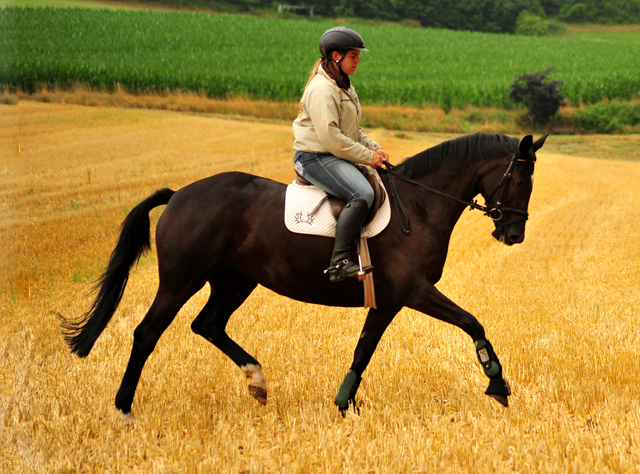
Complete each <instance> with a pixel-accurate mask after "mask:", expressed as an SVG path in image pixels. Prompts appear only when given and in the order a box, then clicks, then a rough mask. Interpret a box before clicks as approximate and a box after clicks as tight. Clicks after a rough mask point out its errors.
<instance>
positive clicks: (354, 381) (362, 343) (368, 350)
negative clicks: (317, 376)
mask: <svg viewBox="0 0 640 474" xmlns="http://www.w3.org/2000/svg"><path fill="white" fill-rule="evenodd" d="M401 309H402V306H397V307H393V308H384V309H370V310H369V314H368V315H367V320H366V321H365V323H364V327H363V328H362V332H361V333H360V339H359V341H358V345H357V346H356V350H355V352H354V355H353V363H352V364H351V369H350V370H349V372H348V373H347V375H346V376H345V378H344V380H343V381H342V385H340V390H339V391H338V394H337V395H336V398H335V404H336V405H338V408H339V409H340V411H341V412H342V415H343V416H344V414H345V412H346V410H347V409H348V408H349V403H351V404H353V406H354V408H356V392H357V391H358V387H359V386H360V381H361V380H362V373H363V372H364V369H366V368H367V365H368V364H369V361H370V360H371V356H373V352H374V351H375V350H376V347H377V346H378V342H380V339H381V338H382V335H383V334H384V331H385V330H386V329H387V327H388V326H389V324H390V323H391V321H393V318H394V317H395V315H396V314H398V311H400V310H401Z"/></svg>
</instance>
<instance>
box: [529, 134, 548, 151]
mask: <svg viewBox="0 0 640 474" xmlns="http://www.w3.org/2000/svg"><path fill="white" fill-rule="evenodd" d="M548 136H549V134H548V133H547V134H546V135H542V136H541V137H540V138H538V139H537V140H536V141H535V143H534V144H533V145H531V148H533V152H534V153H535V152H536V151H538V150H539V149H540V148H542V145H544V141H545V140H546V139H547V137H548Z"/></svg>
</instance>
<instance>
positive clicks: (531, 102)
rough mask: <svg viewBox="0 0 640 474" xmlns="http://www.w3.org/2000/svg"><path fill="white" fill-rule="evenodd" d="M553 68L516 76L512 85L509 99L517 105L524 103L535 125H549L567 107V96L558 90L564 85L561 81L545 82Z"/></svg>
mask: <svg viewBox="0 0 640 474" xmlns="http://www.w3.org/2000/svg"><path fill="white" fill-rule="evenodd" d="M552 69H553V68H552V67H550V68H549V69H547V70H545V71H542V72H536V73H534V74H522V75H520V76H516V78H517V79H516V80H515V82H514V83H513V84H512V85H511V92H509V98H510V99H511V100H513V101H514V102H515V103H517V104H520V103H523V104H524V105H526V106H527V108H528V109H529V116H530V117H531V120H532V121H533V123H536V124H540V125H547V124H548V123H549V120H551V117H553V116H554V115H555V114H556V112H558V109H559V108H560V107H563V106H564V105H566V104H565V103H564V99H565V98H566V96H565V95H564V94H563V93H561V92H560V91H559V90H558V86H560V85H562V82H559V81H550V82H544V80H545V78H546V77H547V75H548V74H549V73H550V72H551V70H552Z"/></svg>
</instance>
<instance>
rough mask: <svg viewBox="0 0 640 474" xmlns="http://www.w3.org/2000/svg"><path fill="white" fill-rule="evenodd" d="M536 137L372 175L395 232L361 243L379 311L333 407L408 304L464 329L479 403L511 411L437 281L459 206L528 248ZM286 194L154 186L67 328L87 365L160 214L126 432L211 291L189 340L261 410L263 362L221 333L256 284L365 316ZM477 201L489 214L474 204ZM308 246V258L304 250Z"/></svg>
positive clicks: (501, 237)
mask: <svg viewBox="0 0 640 474" xmlns="http://www.w3.org/2000/svg"><path fill="white" fill-rule="evenodd" d="M546 138H547V135H544V136H542V137H540V138H539V139H538V140H537V141H535V142H534V141H533V137H532V136H531V135H527V136H525V137H524V138H523V139H522V140H518V139H517V138H512V137H508V136H505V135H498V134H483V133H476V134H472V135H466V136H461V137H458V138H455V139H452V140H448V141H445V142H442V143H440V144H439V145H436V146H434V147H432V148H429V149H427V150H425V151H423V152H421V153H418V154H416V155H415V156H412V157H409V158H407V159H406V160H404V161H403V162H402V163H401V164H399V165H398V166H395V167H389V168H388V169H386V170H385V169H382V168H381V169H380V170H379V171H380V173H379V174H380V177H381V179H382V181H383V183H384V186H385V187H386V189H387V190H388V191H389V195H390V196H391V200H392V202H393V204H394V206H393V212H392V215H391V220H390V223H389V225H388V226H387V227H386V228H385V229H384V230H383V231H382V232H381V233H379V234H378V235H377V236H375V237H372V238H370V239H369V249H370V255H371V259H372V262H373V264H374V266H375V271H374V275H375V287H374V288H375V294H376V299H377V308H371V309H370V310H369V312H368V314H367V317H366V320H365V323H364V327H363V329H362V332H361V334H360V336H359V338H358V342H357V344H356V347H355V351H354V355H353V362H352V364H351V367H350V369H349V371H348V372H347V374H346V376H345V377H344V379H343V381H342V384H341V385H340V388H339V390H338V394H337V395H336V397H335V404H336V405H337V407H338V408H339V409H340V410H341V411H342V414H343V415H344V413H345V410H348V408H349V406H356V407H357V405H356V398H355V397H356V392H357V390H358V387H359V385H360V382H361V380H362V373H363V372H364V370H365V368H366V367H367V365H368V363H369V361H370V359H371V357H372V355H373V353H374V351H375V349H376V346H377V344H378V342H379V341H380V338H381V337H382V335H383V333H384V332H385V330H386V328H387V327H388V326H389V324H390V323H391V321H392V320H393V318H394V317H395V315H396V314H397V313H398V312H399V311H400V310H401V309H402V308H403V307H405V306H406V307H408V308H412V309H414V310H416V311H419V312H422V313H424V314H426V315H429V316H431V317H433V318H436V319H438V320H441V321H444V322H447V323H449V324H453V325H454V326H457V327H459V328H460V329H462V330H463V331H464V332H465V333H467V334H468V335H469V336H470V337H471V339H472V341H473V342H474V344H475V349H476V355H477V357H478V360H479V362H480V364H481V366H482V368H483V370H484V373H485V375H486V376H487V377H488V378H489V386H488V388H487V389H486V391H485V394H487V395H489V396H491V397H492V398H494V399H495V400H497V401H498V402H499V403H501V404H502V405H504V406H505V407H506V406H508V398H507V397H508V396H509V395H510V394H511V390H510V387H509V384H508V382H507V380H506V379H505V378H504V377H503V369H502V365H501V364H500V360H499V359H498V356H497V355H496V352H495V350H494V348H493V346H492V345H491V343H490V342H489V341H488V340H487V338H486V335H485V330H484V328H483V326H482V325H481V324H480V323H479V322H478V320H477V319H476V318H475V317H474V316H473V315H472V314H470V313H468V312H467V311H465V310H464V309H462V308H460V307H459V306H458V305H456V304H455V303H454V302H452V301H451V300H449V299H448V298H447V297H446V296H445V295H443V294H442V293H441V292H440V291H439V290H438V289H436V287H435V284H436V283H437V282H438V281H439V280H440V278H441V276H442V271H443V268H444V264H445V260H446V257H447V251H448V246H449V240H450V237H451V233H452V231H453V228H454V226H455V224H456V222H457V221H458V219H459V218H460V216H461V214H462V212H463V211H464V209H465V208H466V207H468V206H470V207H471V208H472V209H473V208H476V209H481V210H483V211H484V212H485V214H486V215H488V216H489V217H491V218H492V219H493V220H494V224H495V229H494V230H493V231H492V235H493V237H494V238H495V239H496V240H498V241H500V242H503V243H504V244H506V245H509V246H510V245H514V244H519V243H521V242H522V241H523V240H524V236H525V224H526V220H527V218H528V205H529V199H530V196H531V192H532V189H533V173H534V166H535V162H536V152H537V151H538V150H539V149H540V148H541V147H542V146H543V145H544V142H545V140H546ZM285 191H286V185H284V184H282V183H279V182H276V181H273V180H270V179H266V178H263V177H259V176H254V175H250V174H246V173H241V172H226V173H220V174H217V175H214V176H211V177H208V178H205V179H202V180H199V181H196V182H193V183H191V184H189V185H187V186H185V187H183V188H181V189H179V190H178V191H172V190H171V189H162V190H159V191H157V192H156V193H154V194H153V195H151V196H150V197H148V198H146V199H145V200H144V201H142V202H141V203H139V204H138V205H137V206H136V207H135V208H133V209H132V210H131V212H130V213H129V214H128V215H127V217H126V218H125V220H124V221H123V223H122V228H121V232H120V236H119V238H118V241H117V244H116V246H115V248H114V250H113V252H112V254H111V256H110V259H109V263H108V265H107V268H106V270H105V271H104V273H103V274H102V275H101V276H100V278H99V279H98V280H97V281H96V283H95V287H94V290H95V291H96V293H97V295H96V296H95V299H94V301H93V304H92V305H91V307H90V309H89V310H88V311H87V312H86V313H85V314H84V315H82V316H80V317H79V318H70V319H67V318H64V317H63V318H62V321H61V327H62V332H63V334H64V337H65V341H66V343H67V345H68V346H69V348H70V350H71V352H72V353H75V354H76V355H78V356H79V357H86V356H87V355H88V354H89V352H90V351H91V349H92V347H93V345H94V343H95V341H96V339H97V338H98V337H99V336H100V334H101V333H102V332H103V331H104V329H105V328H106V326H107V324H108V323H109V321H110V320H111V318H112V316H113V314H114V312H115V311H116V309H117V307H118V304H119V303H120V300H121V298H122V296H123V293H124V291H125V287H126V285H127V281H128V279H129V272H130V269H131V267H132V266H133V265H134V264H135V263H136V262H137V261H138V259H139V258H140V256H141V255H142V254H143V253H144V252H145V251H147V250H149V249H150V220H149V212H150V211H151V210H152V209H153V208H155V207H158V206H161V205H165V204H166V208H165V210H164V212H163V213H162V215H161V216H160V218H159V220H158V223H157V228H156V246H157V257H158V259H157V260H158V272H159V285H158V290H157V293H156V296H155V299H154V301H153V303H152V305H151V307H150V308H149V310H148V312H147V314H146V315H145V317H144V319H143V320H142V322H141V323H140V324H139V325H138V326H137V327H136V329H135V330H134V334H133V347H132V349H131V356H130V358H129V362H128V365H127V368H126V371H125V374H124V376H123V379H122V383H121V385H120V388H119V390H118V392H117V395H116V398H115V406H116V407H117V409H119V410H120V411H121V412H122V416H123V420H124V422H125V424H129V423H133V419H134V418H133V414H132V412H131V405H132V403H133V399H134V395H135V391H136V387H137V385H138V382H139V378H140V375H141V373H142V370H143V367H144V364H145V362H146V361H147V358H148V357H149V356H150V354H151V353H152V352H153V350H154V348H155V346H156V343H157V342H158V340H159V338H160V336H161V335H162V333H163V332H164V331H165V330H166V329H167V327H168V326H169V325H170V324H171V322H172V321H173V320H174V318H175V316H176V314H177V313H178V311H179V310H180V308H181V307H182V306H183V305H184V304H185V303H186V302H187V301H188V300H189V299H190V298H191V297H192V296H193V295H194V294H195V293H197V292H198V291H199V290H200V289H201V288H203V286H204V285H205V284H206V283H207V282H208V283H209V285H210V287H211V294H210V297H209V299H208V301H207V303H206V304H205V305H204V307H203V308H202V310H201V311H200V313H199V314H198V315H197V317H196V318H195V319H194V320H193V322H192V324H191V329H192V331H193V332H194V333H195V334H197V335H200V336H202V337H204V338H205V339H206V340H208V341H209V342H211V343H212V344H213V345H215V346H216V347H217V348H218V349H220V350H221V351H222V352H223V353H224V354H226V355H227V356H228V357H229V358H230V359H231V360H233V362H235V364H236V365H237V366H238V367H239V368H240V369H241V370H242V371H243V372H244V374H245V375H246V377H247V378H248V379H249V380H250V381H249V387H248V388H249V392H250V394H251V395H252V396H253V397H254V398H255V399H256V400H257V401H258V402H259V403H261V404H266V402H267V384H266V382H265V378H264V375H263V372H262V366H261V364H260V363H259V362H258V361H257V360H256V359H255V358H254V357H252V356H251V355H250V354H248V353H247V352H246V351H245V350H244V349H243V348H242V347H240V346H239V345H238V344H237V343H236V342H235V341H233V340H232V339H231V338H230V337H229V335H228V334H227V333H226V332H225V328H226V326H227V323H228V321H229V318H230V317H231V315H232V314H233V313H234V311H235V310H236V309H237V308H238V307H239V306H240V305H241V304H242V303H243V302H244V301H245V300H246V299H247V297H248V296H249V295H250V294H251V292H252V291H253V290H254V289H255V288H256V286H257V285H258V284H260V285H263V286H264V287H266V288H268V289H270V290H272V291H274V292H275V293H278V294H280V295H282V296H285V297H287V298H293V299H295V300H299V301H303V302H306V303H314V304H321V305H327V306H341V307H358V306H363V299H364V296H363V290H362V285H361V283H360V282H358V281H357V280H356V279H352V280H347V281H343V282H340V283H330V282H329V278H328V277H327V276H326V275H325V274H324V273H323V270H324V269H325V267H326V265H327V262H329V260H330V256H331V250H332V246H333V241H332V239H330V238H327V237H322V236H313V235H302V234H295V233H292V232H290V231H288V230H287V229H286V227H285V224H284V219H283V209H284V204H285ZM477 195H481V196H482V197H483V198H484V200H485V206H481V205H479V204H478V203H477V201H472V199H474V198H475V197H476V196H477ZM312 249H313V250H312Z"/></svg>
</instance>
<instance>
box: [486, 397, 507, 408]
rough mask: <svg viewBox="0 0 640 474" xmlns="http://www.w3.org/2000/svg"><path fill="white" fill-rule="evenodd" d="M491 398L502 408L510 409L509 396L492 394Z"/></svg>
mask: <svg viewBox="0 0 640 474" xmlns="http://www.w3.org/2000/svg"><path fill="white" fill-rule="evenodd" d="M489 396H490V397H491V398H493V399H494V400H495V401H496V402H498V403H500V404H501V405H502V406H505V407H509V397H508V396H507V395H495V394H490V395H489Z"/></svg>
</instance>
